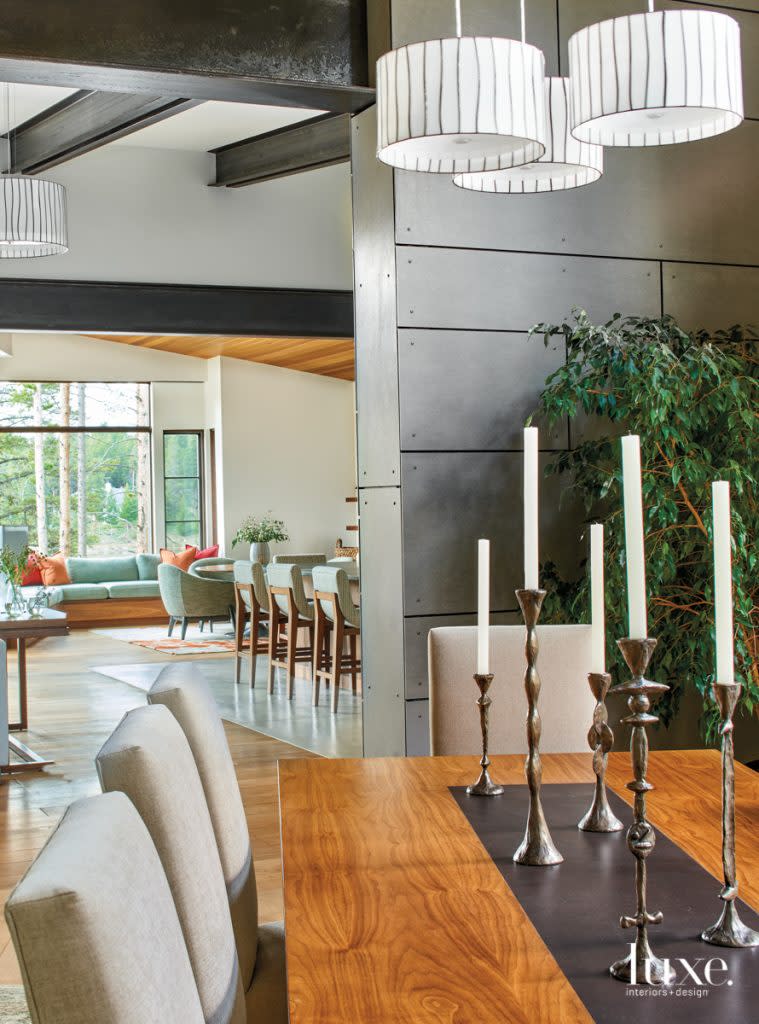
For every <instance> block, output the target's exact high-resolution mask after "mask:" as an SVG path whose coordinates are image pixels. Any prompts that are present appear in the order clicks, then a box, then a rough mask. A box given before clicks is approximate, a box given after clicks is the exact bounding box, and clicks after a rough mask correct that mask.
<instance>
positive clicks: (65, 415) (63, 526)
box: [58, 384, 71, 556]
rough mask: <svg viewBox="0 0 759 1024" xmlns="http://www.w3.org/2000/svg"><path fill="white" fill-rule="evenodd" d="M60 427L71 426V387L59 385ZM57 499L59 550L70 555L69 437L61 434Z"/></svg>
mask: <svg viewBox="0 0 759 1024" xmlns="http://www.w3.org/2000/svg"><path fill="white" fill-rule="evenodd" d="M60 396H61V425H62V426H65V427H67V426H70V424H71V385H70V384H61V386H60ZM58 499H59V502H60V532H59V539H60V550H61V552H62V553H63V554H64V555H66V556H68V555H70V554H71V435H70V434H67V433H63V434H61V435H60V436H59V442H58Z"/></svg>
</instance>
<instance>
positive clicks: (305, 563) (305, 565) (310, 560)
mask: <svg viewBox="0 0 759 1024" xmlns="http://www.w3.org/2000/svg"><path fill="white" fill-rule="evenodd" d="M272 562H274V563H275V565H276V564H284V563H287V564H288V565H299V566H300V567H301V569H312V568H313V567H314V566H315V565H325V564H326V562H327V556H326V555H288V554H278V555H275V556H274V558H272Z"/></svg>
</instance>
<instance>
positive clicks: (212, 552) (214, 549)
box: [184, 544, 219, 562]
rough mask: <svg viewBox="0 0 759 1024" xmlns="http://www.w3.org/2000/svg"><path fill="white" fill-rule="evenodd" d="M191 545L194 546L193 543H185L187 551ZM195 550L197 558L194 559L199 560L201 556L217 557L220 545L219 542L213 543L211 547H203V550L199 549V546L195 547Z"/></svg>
mask: <svg viewBox="0 0 759 1024" xmlns="http://www.w3.org/2000/svg"><path fill="white" fill-rule="evenodd" d="M191 547H192V544H185V546H184V549H185V551H189V550H190V548H191ZM194 550H195V559H194V560H195V561H196V562H197V561H198V559H199V558H216V557H217V556H218V554H219V545H218V544H212V545H211V547H210V548H203V550H202V551H198V549H197V548H195V549H194Z"/></svg>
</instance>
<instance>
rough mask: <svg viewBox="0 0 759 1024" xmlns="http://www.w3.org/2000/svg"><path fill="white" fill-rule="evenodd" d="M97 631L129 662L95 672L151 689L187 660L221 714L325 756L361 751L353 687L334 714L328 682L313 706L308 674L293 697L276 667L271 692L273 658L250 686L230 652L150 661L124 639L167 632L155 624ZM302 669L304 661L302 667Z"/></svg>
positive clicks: (261, 664) (263, 662)
mask: <svg viewBox="0 0 759 1024" xmlns="http://www.w3.org/2000/svg"><path fill="white" fill-rule="evenodd" d="M94 632H96V633H98V634H99V635H100V636H107V637H108V638H110V639H111V640H113V641H117V642H119V643H122V644H123V646H124V653H125V662H124V663H123V664H108V665H92V666H91V670H92V671H93V672H98V673H100V674H101V675H104V676H107V677H109V678H110V679H116V680H118V681H119V682H122V683H127V684H128V685H130V686H134V687H136V688H137V689H139V690H143V691H146V690H149V689H150V687H151V686H152V685H153V683H154V682H155V680H156V678H157V677H158V674H159V673H160V671H161V669H162V668H163V667H164V665H171V664H174V663H175V662H177V661H188V662H190V663H191V664H193V665H195V666H196V667H197V668H198V669H200V671H201V672H202V673H203V675H204V676H205V677H206V678H207V679H208V681H209V683H210V685H211V688H212V690H213V693H214V696H215V697H216V701H217V703H218V705H219V710H220V712H221V715H222V718H225V719H227V720H228V721H230V722H235V723H237V724H238V725H242V726H243V727H244V728H246V729H254V730H255V731H256V732H261V733H263V734H264V735H266V736H272V737H274V738H275V739H278V740H282V741H283V742H284V743H292V744H293V745H294V746H296V747H301V748H303V749H304V750H309V751H312V752H313V753H315V754H321V755H322V756H324V757H361V756H362V721H361V697H360V696H354V695H353V693H352V692H351V691H350V690H347V689H342V690H341V691H340V701H339V706H338V710H337V714H336V715H333V714H332V712H331V710H330V706H329V700H330V695H329V691H328V690H326V689H325V687H324V685H322V687H321V694H320V698H319V707H316V708H315V707H313V706H312V705H311V682H310V679H308V678H304V677H301V676H296V678H295V696H294V697H293V699H292V700H291V701H289V700H288V699H287V697H286V695H285V694H286V688H287V684H286V679H285V676H284V673H283V672H282V671H281V670H277V676H276V679H275V685H274V693H273V694H272V695H271V696H270V695H269V694H268V693H267V692H266V675H267V670H268V661H267V659H266V657H265V656H262V655H259V657H258V659H257V665H256V685H255V687H254V688H253V689H251V688H250V687H249V686H248V685H247V683H245V682H241V683H240V684H239V685H236V684H235V682H234V658H233V657H231V656H225V655H214V656H213V657H210V658H203V657H202V656H201V655H192V656H190V657H187V658H184V657H182V658H180V657H177V656H176V655H171V654H160V653H158V652H153V651H151V652H150V654H151V657H150V660H149V661H145V660H143V658H144V652H145V648H139V647H134V646H132V647H131V648H130V647H129V646H127V643H124V641H127V642H128V641H129V640H132V639H136V638H137V637H139V638H141V639H153V638H158V637H163V636H165V630H163V629H159V630H157V631H156V629H155V628H151V627H145V628H144V629H139V628H138V627H130V628H124V629H123V630H120V629H108V630H95V631H94ZM216 632H217V634H218V636H219V637H221V636H223V632H224V631H223V630H221V629H220V628H218V627H217V631H216ZM187 639H188V640H189V639H193V640H195V639H209V636H208V633H207V632H206V633H205V634H203V635H201V634H200V633H199V632H198V631H197V629H191V630H189V631H188V633H187ZM135 651H139V652H140V657H141V660H140V661H134V662H133V661H131V660H129V658H130V653H131V652H135ZM302 669H303V667H302V666H300V667H299V671H302ZM246 673H247V664H243V668H242V676H243V678H244V677H245V675H246Z"/></svg>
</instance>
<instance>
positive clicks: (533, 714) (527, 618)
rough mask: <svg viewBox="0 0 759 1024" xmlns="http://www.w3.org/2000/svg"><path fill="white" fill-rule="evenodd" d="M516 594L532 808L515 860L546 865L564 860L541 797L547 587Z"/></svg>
mask: <svg viewBox="0 0 759 1024" xmlns="http://www.w3.org/2000/svg"><path fill="white" fill-rule="evenodd" d="M516 595H517V601H519V607H520V608H521V609H522V614H523V615H524V622H525V626H526V627H527V640H526V643H525V656H526V658H527V670H526V672H525V676H524V689H525V693H526V694H527V747H528V751H527V760H526V762H525V767H524V771H525V775H526V776H527V787H528V789H529V791H530V809H529V812H528V815H527V827H526V829H525V833H524V839H523V840H522V842H521V844H520V846H519V849H518V850H517V851H516V853H515V854H514V863H515V864H531V865H535V866H538V867H543V866H545V865H547V864H561V863H562V861H563V860H564V858H563V857H562V855H561V854H560V853H559V851H558V850H557V849H556V847H555V846H554V843H553V839H551V833H550V832H549V830H548V824H547V823H546V819H545V815H544V814H543V805H542V803H541V800H540V787H541V785H542V782H543V767H542V765H541V763H540V712H539V711H538V697H539V696H540V676H539V675H538V669H537V660H538V634H537V629H536V627H537V624H538V618H539V617H540V609H541V607H542V606H543V600H544V598H545V596H546V592H545V590H517V591H516Z"/></svg>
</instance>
